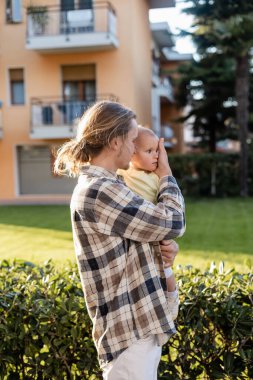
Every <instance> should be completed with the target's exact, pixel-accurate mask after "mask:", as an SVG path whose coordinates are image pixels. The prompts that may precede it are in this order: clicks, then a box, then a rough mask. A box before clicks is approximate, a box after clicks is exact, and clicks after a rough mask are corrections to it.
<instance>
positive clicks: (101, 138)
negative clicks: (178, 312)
mask: <svg viewBox="0 0 253 380" xmlns="http://www.w3.org/2000/svg"><path fill="white" fill-rule="evenodd" d="M137 136H138V127H137V122H136V120H135V114H134V113H133V112H132V111H131V110H129V109H128V108H126V107H124V106H122V105H121V104H119V103H114V102H106V101H103V102H98V103H96V104H95V105H94V106H93V107H91V108H90V109H89V110H88V111H87V112H86V113H85V114H84V116H83V118H82V120H81V121H80V125H79V131H78V135H77V138H76V139H74V140H72V141H70V142H68V143H66V144H65V145H64V146H63V147H62V148H61V150H60V151H59V153H58V157H57V160H56V164H55V168H56V172H57V173H62V172H64V171H66V170H68V171H69V172H70V173H72V174H78V175H79V180H78V184H77V186H76V188H75V190H74V192H73V196H72V200H71V218H72V226H73V236H74V243H75V251H76V256H77V262H78V268H79V273H80V277H81V282H82V286H83V291H84V296H85V300H86V304H87V310H88V312H89V315H90V317H91V319H92V322H93V339H94V342H95V345H96V348H97V351H98V358H99V362H100V365H101V367H102V369H103V371H104V372H103V376H104V379H107V380H116V379H117V380H120V379H122V380H124V379H131V380H155V379H156V378H157V366H158V363H159V360H160V356H161V345H162V344H164V343H165V342H166V341H167V340H168V338H169V337H170V336H171V335H172V334H173V333H175V326H174V323H173V316H172V313H171V309H172V304H175V305H178V296H177V291H176V290H175V292H174V293H173V294H169V293H168V292H166V287H165V286H164V283H165V279H164V271H163V261H166V260H167V261H170V262H172V261H173V259H174V256H175V255H176V253H177V250H178V247H177V244H176V243H175V242H174V243H173V244H171V245H170V246H163V245H162V244H159V242H162V241H163V240H165V239H172V238H175V237H178V236H181V235H182V234H183V232H184V229H185V221H184V201H183V198H182V195H181V192H180V190H179V188H178V186H177V183H176V180H175V179H174V177H173V176H172V172H171V169H170V166H169V164H168V159H167V154H166V151H165V149H164V146H163V141H162V139H161V140H160V142H159V158H158V162H157V169H156V174H157V175H158V177H159V178H160V188H159V194H158V197H157V205H154V204H152V203H151V202H148V201H145V200H144V199H142V198H140V197H138V196H136V195H135V194H134V193H133V192H131V191H130V190H129V189H128V188H127V187H126V185H125V184H124V183H123V182H122V181H121V180H120V179H119V178H118V177H117V175H116V171H117V170H118V169H127V168H128V166H129V162H130V160H131V157H132V155H133V153H134V150H135V145H134V143H135V139H136V138H137ZM85 163H86V164H87V165H85ZM159 247H160V248H159Z"/></svg>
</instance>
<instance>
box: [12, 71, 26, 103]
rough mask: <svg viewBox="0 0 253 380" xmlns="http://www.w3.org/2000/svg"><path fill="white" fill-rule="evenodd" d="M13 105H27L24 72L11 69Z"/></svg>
mask: <svg viewBox="0 0 253 380" xmlns="http://www.w3.org/2000/svg"><path fill="white" fill-rule="evenodd" d="M9 78H10V93H11V104H25V91H24V70H23V69H10V71H9Z"/></svg>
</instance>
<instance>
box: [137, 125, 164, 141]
mask: <svg viewBox="0 0 253 380" xmlns="http://www.w3.org/2000/svg"><path fill="white" fill-rule="evenodd" d="M143 136H152V137H156V138H157V139H159V138H158V136H157V135H156V134H155V132H154V131H152V129H150V128H148V127H143V126H142V125H138V137H137V139H136V140H135V144H137V145H138V144H139V143H140V142H141V139H142V137H143Z"/></svg>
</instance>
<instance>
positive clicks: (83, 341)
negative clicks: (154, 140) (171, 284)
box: [0, 261, 253, 380]
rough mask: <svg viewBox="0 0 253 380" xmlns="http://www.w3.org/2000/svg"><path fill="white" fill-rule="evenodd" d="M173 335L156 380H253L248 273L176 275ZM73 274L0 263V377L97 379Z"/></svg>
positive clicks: (221, 271)
mask: <svg viewBox="0 0 253 380" xmlns="http://www.w3.org/2000/svg"><path fill="white" fill-rule="evenodd" d="M177 279H178V282H179V287H180V294H181V306H180V313H179V317H178V320H177V328H178V334H177V335H175V336H174V337H173V338H171V339H170V341H169V342H168V344H167V345H165V346H164V347H163V357H162V362H161V365H160V369H159V379H170V378H173V379H178V380H179V379H182V380H186V379H191V380H192V379H195V380H197V379H201V380H203V379H206V380H214V379H223V380H224V379H231V380H232V379H238V380H239V379H252V378H253V362H252V357H253V338H252V337H253V334H252V332H253V331H252V329H253V308H252V274H239V273H236V272H235V271H230V272H227V273H226V272H225V271H224V268H223V265H222V264H221V265H220V268H219V270H217V269H216V268H215V267H214V266H212V268H211V269H209V270H207V271H206V272H200V271H199V270H193V269H192V268H190V267H189V268H180V269H179V270H178V271H177ZM91 334H92V326H91V321H90V319H89V316H88V314H87V311H86V308H85V302H84V298H83V293H82V290H81V284H80V279H79V276H78V274H77V268H76V267H72V268H66V269H64V270H62V271H57V270H56V269H55V268H54V267H53V266H52V265H51V263H46V264H45V265H44V266H42V267H41V266H36V265H34V264H32V263H30V262H23V261H16V262H14V263H10V262H8V261H2V262H0V341H1V344H0V379H1V380H15V379H20V380H28V379H31V380H59V379H61V380H68V379H69V380H81V379H82V380H85V379H89V380H95V379H101V372H100V370H99V366H98V362H97V355H96V350H95V347H94V345H93V341H92V338H91Z"/></svg>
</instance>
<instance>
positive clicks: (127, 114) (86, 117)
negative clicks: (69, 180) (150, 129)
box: [54, 100, 136, 176]
mask: <svg viewBox="0 0 253 380" xmlns="http://www.w3.org/2000/svg"><path fill="white" fill-rule="evenodd" d="M135 118H136V115H135V114H134V112H133V111H132V110H130V109H129V108H126V107H124V106H123V105H122V104H120V103H116V102H111V101H106V100H104V101H101V102H97V103H95V104H94V105H93V106H91V107H90V108H89V109H88V110H86V111H85V112H84V114H83V116H82V118H81V120H80V123H79V125H78V132H77V137H76V138H74V139H72V140H70V141H69V142H67V143H65V144H63V146H62V147H61V148H60V149H59V150H58V152H57V157H56V160H55V165H54V172H55V173H57V174H61V175H63V174H68V175H70V176H76V175H78V173H79V171H80V168H81V166H82V165H83V164H85V163H87V162H89V161H90V159H92V158H94V157H96V156H97V155H99V154H100V153H101V152H102V150H103V149H104V147H106V146H109V145H110V142H111V140H112V139H113V138H114V137H118V136H121V137H122V138H123V139H124V138H125V137H126V136H127V134H128V132H129V131H130V129H131V121H132V120H133V119H135Z"/></svg>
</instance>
